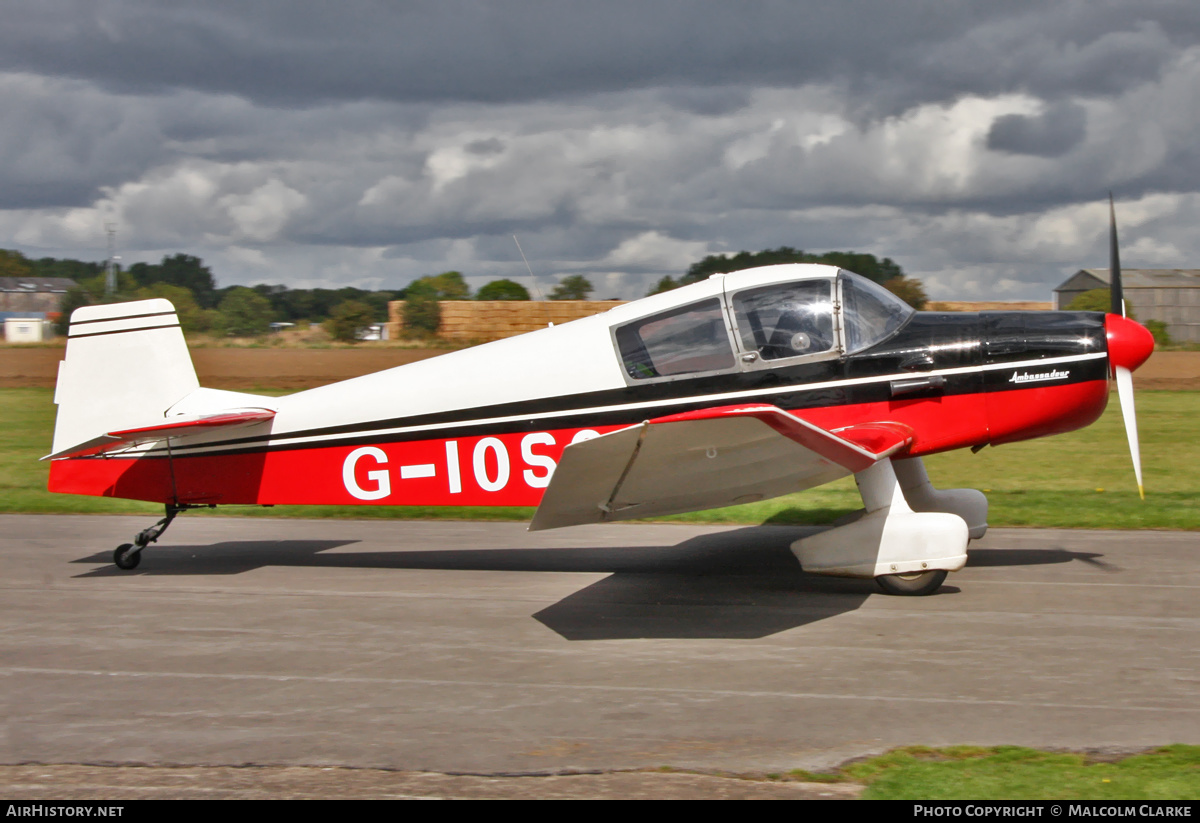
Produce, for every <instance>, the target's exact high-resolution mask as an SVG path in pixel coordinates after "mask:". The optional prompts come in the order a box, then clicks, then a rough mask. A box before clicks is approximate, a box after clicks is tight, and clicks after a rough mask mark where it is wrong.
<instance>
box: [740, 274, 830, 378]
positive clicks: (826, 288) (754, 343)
mask: <svg viewBox="0 0 1200 823" xmlns="http://www.w3.org/2000/svg"><path fill="white" fill-rule="evenodd" d="M733 312H734V317H735V318H736V320H737V328H738V334H739V336H740V337H741V341H742V349H744V350H745V351H748V352H758V354H759V356H761V357H762V359H763V360H782V359H784V358H787V357H799V356H800V355H804V354H819V353H820V352H825V351H829V350H830V349H832V348H833V344H834V335H833V299H832V289H831V281H829V280H825V279H822V280H804V281H800V282H798V283H780V284H777V285H773V286H763V287H761V288H757V289H748V290H746V291H742V292H738V293H737V294H736V295H734V297H733Z"/></svg>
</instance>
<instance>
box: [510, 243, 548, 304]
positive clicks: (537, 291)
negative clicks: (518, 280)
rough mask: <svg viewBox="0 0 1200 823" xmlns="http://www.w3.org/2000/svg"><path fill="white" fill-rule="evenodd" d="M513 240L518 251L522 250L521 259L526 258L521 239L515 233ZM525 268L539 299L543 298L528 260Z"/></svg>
mask: <svg viewBox="0 0 1200 823" xmlns="http://www.w3.org/2000/svg"><path fill="white" fill-rule="evenodd" d="M513 242H514V243H516V244H517V251H519V252H521V259H522V260H525V252H524V251H523V250H522V249H521V241H520V240H518V239H517V236H516V235H515V234H514V235H513ZM525 268H526V269H528V270H529V282H530V283H532V284H533V293H534V294H536V295H537V299H538V300H541V299H542V292H541V290H540V289H539V288H538V284H537V278H536V277H534V276H533V268H532V267H530V265H529V261H528V260H525Z"/></svg>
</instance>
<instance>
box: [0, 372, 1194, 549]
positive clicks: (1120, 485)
mask: <svg viewBox="0 0 1200 823" xmlns="http://www.w3.org/2000/svg"><path fill="white" fill-rule="evenodd" d="M1137 401H1138V423H1139V429H1140V432H1141V444H1142V463H1143V467H1144V470H1145V478H1146V500H1145V501H1144V502H1143V501H1141V500H1139V499H1138V495H1137V489H1136V486H1135V484H1134V480H1133V469H1132V467H1131V464H1130V460H1129V452H1128V449H1127V447H1126V443H1125V432H1124V427H1123V424H1122V422H1121V415H1120V410H1119V408H1118V406H1117V403H1116V399H1115V395H1114V398H1113V402H1111V403H1110V404H1109V407H1108V410H1107V411H1106V412H1105V414H1104V417H1103V418H1101V419H1100V421H1098V422H1097V423H1096V424H1095V425H1093V426H1091V427H1089V428H1087V429H1083V430H1082V431H1078V432H1072V433H1071V434H1066V435H1061V436H1059V437H1051V438H1044V439H1041V440H1032V441H1029V442H1026V443H1017V444H1013V445H1010V446H1003V447H1000V448H996V449H990V448H989V449H984V450H983V451H982V452H980V453H979V454H971V453H970V452H969V451H958V452H951V453H948V454H941V455H934V456H933V457H931V458H928V459H927V461H926V465H927V467H928V469H929V474H930V476H931V477H932V478H933V481H934V485H936V486H939V487H942V488H953V487H958V486H967V487H972V488H978V489H982V490H984V491H985V492H986V493H987V496H988V499H989V500H990V502H991V512H990V515H989V521H990V523H991V524H992V525H993V526H1043V527H1059V528H1106V529H1107V528H1111V529H1143V528H1156V529H1200V505H1197V501H1198V500H1200V437H1198V436H1197V435H1198V434H1200V422H1198V421H1200V392H1191V391H1176V392H1151V391H1144V392H1140V393H1139V394H1138V397H1137ZM0 421H3V426H2V427H0V511H5V512H81V513H122V514H128V513H143V512H144V513H155V512H158V511H160V510H161V507H160V506H157V505H154V504H149V503H138V502H134V501H126V500H112V499H106V498H96V497H79V496H74V495H58V494H50V493H49V492H47V491H46V477H47V473H48V471H49V467H48V464H47V463H41V462H38V458H39V457H41V456H42V455H44V454H46V453H47V452H49V450H50V440H51V433H52V431H53V427H54V405H53V391H52V390H50V389H35V388H29V389H0ZM860 506H861V503H860V501H859V497H858V492H857V491H856V490H855V488H854V482H853V480H851V479H846V480H842V481H839V482H837V483H832V484H830V485H828V486H824V487H822V488H819V489H813V490H811V491H808V492H804V493H802V494H796V495H789V496H787V497H780V498H776V499H774V500H769V501H764V502H762V503H754V504H750V505H746V506H736V507H733V508H728V509H716V510H712V511H706V512H695V513H691V514H686V515H676V516H674V517H669V518H662V519H664V520H670V521H676V522H689V523H767V522H771V523H798V524H820V523H827V522H830V521H832V520H834V519H836V518H837V517H840V516H841V515H843V514H846V513H847V512H850V511H854V510H855V509H858V508H859V507H860ZM217 511H218V513H220V512H224V513H228V514H234V513H236V514H261V515H268V516H276V517H279V516H293V517H358V518H364V517H384V518H406V519H412V518H451V519H481V520H483V519H487V520H524V519H528V518H529V517H531V516H532V509H514V508H427V507H397V506H304V507H300V506H278V507H275V508H271V509H264V508H259V507H227V508H222V509H219V510H217Z"/></svg>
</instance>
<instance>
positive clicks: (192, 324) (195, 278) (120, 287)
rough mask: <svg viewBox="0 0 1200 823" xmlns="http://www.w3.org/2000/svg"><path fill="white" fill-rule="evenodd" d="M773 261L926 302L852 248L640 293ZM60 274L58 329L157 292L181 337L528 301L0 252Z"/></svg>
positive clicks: (574, 295)
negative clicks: (852, 277) (826, 269)
mask: <svg viewBox="0 0 1200 823" xmlns="http://www.w3.org/2000/svg"><path fill="white" fill-rule="evenodd" d="M781 263H824V264H828V265H833V266H838V267H840V268H844V269H847V270H849V271H853V272H856V273H858V274H861V275H863V276H864V277H867V278H869V279H871V280H873V281H875V282H876V283H879V284H881V285H883V286H884V287H885V288H887V289H889V290H890V291H892V292H893V293H894V294H896V295H897V296H899V297H900V298H901V299H903V300H905V301H906V302H907V303H909V304H910V305H911V306H913V307H914V308H916V309H920V308H923V307H924V305H925V303H926V301H927V298H926V295H925V290H924V288H923V287H922V286H921V283H920V281H919V280H916V279H915V278H911V277H908V276H906V275H905V274H904V271H903V269H901V267H900V266H899V265H898V264H897V263H895V262H894V261H893V260H892V259H891V258H888V257H885V258H883V259H882V260H879V259H877V258H876V257H875V255H873V254H865V253H860V252H841V251H834V252H825V253H823V254H811V253H807V252H805V251H803V250H801V249H794V248H792V247H790V246H780V247H779V248H777V249H766V250H764V251H760V252H753V253H752V252H746V251H742V252H738V253H737V254H733V255H725V254H718V255H709V256H707V257H705V258H704V259H703V260H700V261H698V262H696V263H693V264H692V265H691V266H690V267H689V268H688V270H687V272H685V273H684V274H683V275H682V276H680V277H679V278H678V279H676V278H674V277H671V276H666V277H663V278H662V279H661V280H659V281H658V282H657V283H656V284H655V285H654V287H653V288H651V289H650V292H649V294H659V293H661V292H664V291H669V290H671V289H676V288H679V287H680V286H686V285H688V284H690V283H696V282H699V281H701V280H704V279H706V278H708V277H709V276H710V275H713V274H721V273H729V272H734V271H740V270H742V269H748V268H754V267H757V266H769V265H776V264H781ZM2 276H10V277H22V276H27V277H28V276H32V277H65V278H70V279H72V280H74V281H75V282H76V284H77V285H76V287H75V288H73V289H71V290H70V291H68V292H67V294H66V296H65V297H64V300H63V304H62V317H61V319H60V321H59V322H60V325H61V326H62V328H60V333H65V332H66V329H65V326H66V324H67V322H68V320H69V318H70V315H71V312H72V311H74V310H75V309H77V308H79V307H80V306H86V305H92V304H96V303H105V302H119V301H123V300H143V299H148V298H155V297H163V298H166V299H168V300H170V301H171V302H172V303H173V304H174V306H175V309H176V312H177V314H178V315H179V321H180V325H181V326H182V327H183V330H184V332H186V333H196V332H209V333H213V334H218V335H232V336H238V337H249V336H258V335H261V334H265V333H266V332H267V331H268V329H269V327H270V324H271V323H274V322H279V323H296V324H300V323H305V322H309V323H313V322H321V323H323V324H324V326H325V328H326V329H327V330H328V331H329V333H330V334H331V335H332V336H333V337H334V339H337V340H354V339H355V338H356V335H357V334H358V332H359V331H360V330H361V329H363V328H364V327H366V326H370V325H372V324H374V323H383V322H386V321H387V320H388V303H389V302H391V301H393V300H404V301H406V302H405V307H404V321H405V329H406V330H407V331H408V333H410V334H414V335H432V334H435V333H436V332H437V329H438V325H439V323H440V320H441V311H440V308H439V304H440V303H441V302H442V301H444V300H470V299H475V300H529V299H530V295H529V291H528V290H527V289H526V288H525V287H524V286H523V285H521V284H520V283H518V282H516V281H514V280H508V279H501V280H492V281H490V282H488V283H487V284H485V285H484V286H482V287H481V288H480V289H479V291H478V292H477V293H476V294H475V295H474V296H472V295H471V289H470V287H469V286H468V285H467V282H466V280H465V278H464V277H463V275H462V273H461V272H457V271H447V272H442V273H440V274H432V275H426V276H424V277H419V278H417V279H416V280H414V281H413V282H411V283H410V284H409V285H408V286H407V287H405V288H403V289H395V290H376V291H372V290H366V289H358V288H354V287H352V286H346V287H343V288H339V289H322V288H317V289H292V288H289V287H287V286H284V285H277V284H276V285H271V284H259V285H256V286H227V287H224V288H220V287H218V286H217V281H216V278H215V277H214V276H213V273H212V270H211V269H210V268H209V267H208V266H206V265H204V261H203V260H201V259H200V258H199V257H194V256H192V255H188V254H175V255H171V256H164V257H163V258H162V261H161V262H159V263H134V264H133V265H131V266H129V267H128V268H118V271H117V289H116V293H115V294H112V295H109V294H107V293H106V288H105V286H106V283H105V267H104V264H103V263H95V262H84V261H80V260H70V259H56V258H52V257H44V258H41V259H39V260H33V259H29V258H26V257H25V256H24V255H23V254H21V253H20V252H17V251H10V250H4V249H0V277H2ZM593 291H594V289H593V287H592V284H591V282H590V281H588V279H587V278H586V277H584V276H583V275H581V274H572V275H567V276H564V277H563V278H561V279H560V281H559V282H558V284H557V285H556V286H555V287H554V288H553V290H551V292H550V293H549V294H548V295H547V297H548V299H550V300H587V299H588V298H589V296H590V295H591V293H592V292H593Z"/></svg>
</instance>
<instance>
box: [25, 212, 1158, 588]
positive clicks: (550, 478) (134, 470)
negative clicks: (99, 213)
mask: <svg viewBox="0 0 1200 823" xmlns="http://www.w3.org/2000/svg"><path fill="white" fill-rule="evenodd" d="M1110 208H1111V203H1110ZM1111 232H1112V241H1111V242H1112V258H1113V263H1112V269H1113V277H1112V284H1113V290H1112V291H1113V309H1112V312H1111V313H1109V314H1102V313H1099V312H1061V311H1056V312H979V313H938V312H915V311H913V310H912V309H911V308H909V307H908V306H907V305H905V304H904V303H903V302H901V301H900V300H899V299H897V298H896V297H894V296H893V295H892V294H891V293H890V292H888V291H886V290H885V289H883V288H881V287H879V286H877V285H876V284H874V283H872V282H871V281H869V280H867V279H865V278H863V277H860V276H858V275H856V274H852V273H850V272H847V271H843V270H839V269H838V268H836V267H832V266H824V265H781V266H768V267H764V268H757V269H749V270H745V271H739V272H735V273H732V274H725V275H714V276H713V277H711V278H709V279H708V280H705V281H703V282H700V283H695V284H692V285H689V286H685V287H683V288H680V289H677V290H674V291H670V292H667V293H664V294H658V295H654V296H651V297H647V298H644V299H642V300H637V301H634V302H631V303H627V304H625V305H622V306H619V307H617V308H614V309H612V310H610V311H608V312H605V313H603V314H599V315H595V316H592V317H588V318H585V319H582V320H576V321H574V322H571V323H566V324H562V325H559V326H554V327H550V328H546V329H542V330H539V331H536V332H532V333H529V334H525V335H521V336H519V337H514V338H509V339H505V340H500V341H497V342H493V343H488V344H486V345H482V346H478V347H475V348H471V349H466V350H462V351H457V352H453V353H450V354H446V355H443V356H441V357H437V358H433V359H430V360H424V361H420V362H416V363H411V364H408V365H404V366H400V367H397V368H393V369H389V370H386V371H383V372H379V373H376V374H371V375H367V376H364V377H358V378H354V379H352V380H346V381H343V382H340V383H335V384H333V385H328V386H323V387H321V388H316V389H311V390H308V391H302V392H299V393H297V394H293V395H290V396H287V397H263V396H258V395H253V394H243V393H238V392H229V391H217V390H213V389H206V388H201V387H200V386H199V383H198V381H197V379H196V373H195V370H194V369H193V367H192V363H191V359H190V356H189V354H188V351H187V347H186V344H185V342H184V338H183V334H182V332H181V331H180V328H179V321H178V319H177V317H176V314H175V310H174V308H173V307H172V306H171V304H170V303H169V302H168V301H166V300H161V299H157V300H142V301H137V302H132V303H120V304H112V305H102V306H89V307H85V308H81V309H78V310H76V311H75V312H74V313H73V314H72V316H71V325H70V331H69V335H68V342H67V348H66V356H65V359H64V361H63V362H62V363H61V364H60V369H59V375H58V386H57V391H56V395H55V402H56V403H57V404H58V417H57V422H56V426H55V431H54V445H53V452H52V454H50V455H48V459H50V460H51V461H52V462H51V465H50V482H49V488H50V490H51V491H55V492H65V493H70V494H89V495H100V496H108V497H122V498H132V499H137V500H150V501H155V502H159V503H163V504H165V506H166V516H165V517H164V518H163V519H162V520H160V521H159V522H158V523H157V524H155V525H153V526H151V527H149V528H147V529H145V530H143V531H141V532H139V533H138V535H137V536H136V537H135V538H134V540H133V542H132V543H127V544H124V545H122V546H120V547H119V548H117V549H116V551H115V552H114V555H113V560H114V562H115V563H116V565H117V566H119V567H120V568H122V569H133V568H135V567H137V565H138V564H139V562H140V560H141V554H142V551H143V549H145V548H146V546H147V545H149V544H150V543H152V542H155V541H156V540H158V538H159V537H161V536H162V533H163V532H164V531H165V530H166V528H167V527H168V526H169V525H170V523H171V521H172V520H173V519H174V518H175V516H176V515H177V514H178V513H180V512H181V511H184V510H187V509H191V508H195V507H202V506H219V505H225V504H258V505H275V504H304V503H310V504H316V503H325V504H328V503H337V504H364V505H372V504H377V505H396V504H419V505H496V506H537V511H536V513H535V515H534V517H533V522H532V524H531V526H530V528H531V529H550V528H558V527H561V526H574V525H579V524H585V523H600V522H608V521H616V520H628V519H633V518H643V517H653V516H656V515H664V514H672V513H676V512H686V511H695V510H699V509H706V508H713V507H718V506H728V505H733V504H737V503H746V502H751V501H757V500H763V499H765V498H770V497H775V496H778V495H783V494H788V493H791V492H797V491H801V490H803V489H809V488H812V487H815V486H818V485H821V484H823V483H828V482H830V481H832V480H836V479H838V478H840V477H845V476H848V475H851V474H852V475H854V477H855V480H856V481H857V484H858V488H859V490H860V491H861V493H862V499H863V504H864V510H863V511H862V512H861V513H860V514H859V516H858V517H857V519H853V520H852V522H846V523H842V524H840V525H836V526H835V527H834V528H831V529H829V530H826V531H823V532H820V533H818V534H815V535H813V536H810V537H806V538H803V539H801V540H798V541H797V542H796V543H794V544H793V545H792V551H793V552H794V553H795V555H796V557H797V558H798V559H799V561H800V564H801V566H802V568H803V569H804V570H805V571H808V572H813V573H821V574H831V575H842V576H851V577H869V578H875V579H876V580H877V581H878V582H879V584H880V585H881V586H882V588H883V589H884V590H885V591H887V592H889V593H892V594H908V595H922V594H929V593H931V592H933V591H935V590H936V589H937V588H938V587H939V586H940V585H941V584H942V582H943V581H944V580H945V578H946V574H947V572H950V571H955V570H958V569H961V568H962V567H963V566H964V565H965V563H966V560H967V545H968V541H969V540H970V539H973V538H979V537H981V536H982V535H983V534H984V532H985V531H986V530H987V499H986V498H985V497H984V495H983V494H982V493H981V492H978V491H975V490H972V489H953V490H936V489H935V488H934V487H933V486H932V485H931V483H930V481H929V478H928V476H927V474H926V472H925V469H924V466H923V464H922V461H921V458H922V456H924V455H928V454H934V453H937V452H942V451H947V450H949V449H960V448H970V449H973V450H979V449H982V448H984V447H985V446H988V445H993V446H995V445H1000V444H1004V443H1012V442H1015V441H1019V440H1026V439H1029V438H1034V437H1041V436H1044V435H1050V434H1056V433H1059V432H1066V431H1070V430H1073V429H1077V428H1080V427H1083V426H1086V425H1088V424H1090V423H1091V422H1093V421H1094V420H1096V419H1097V418H1098V417H1099V416H1100V414H1101V412H1102V411H1103V410H1104V407H1105V405H1106V403H1107V400H1108V394H1109V385H1108V380H1109V378H1110V377H1111V376H1115V378H1116V380H1117V383H1118V392H1119V396H1120V399H1121V402H1122V407H1123V411H1124V414H1125V419H1126V426H1127V430H1128V436H1129V442H1130V448H1131V450H1132V452H1133V458H1134V464H1135V470H1136V473H1137V480H1138V485H1139V489H1140V488H1141V469H1140V465H1139V457H1138V452H1137V434H1136V425H1135V422H1134V412H1133V396H1132V382H1131V376H1130V375H1131V372H1132V371H1133V370H1134V369H1136V368H1137V367H1138V366H1139V365H1141V364H1142V363H1143V362H1144V361H1145V360H1146V358H1147V357H1149V356H1150V353H1151V351H1152V350H1153V345H1154V343H1153V339H1152V337H1151V335H1150V333H1149V332H1148V331H1147V330H1146V329H1145V328H1143V327H1142V326H1140V325H1139V324H1137V323H1135V322H1134V321H1132V320H1129V319H1127V318H1126V317H1124V316H1123V315H1124V312H1123V305H1124V304H1123V301H1121V293H1120V264H1119V261H1118V259H1117V251H1116V221H1115V215H1114V216H1113V222H1112V229H1111Z"/></svg>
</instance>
